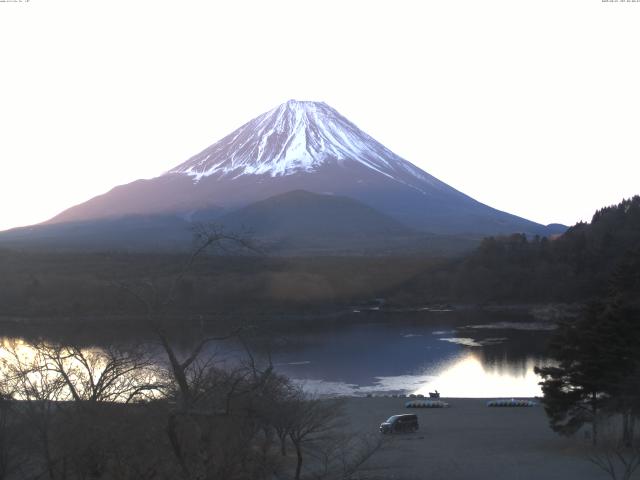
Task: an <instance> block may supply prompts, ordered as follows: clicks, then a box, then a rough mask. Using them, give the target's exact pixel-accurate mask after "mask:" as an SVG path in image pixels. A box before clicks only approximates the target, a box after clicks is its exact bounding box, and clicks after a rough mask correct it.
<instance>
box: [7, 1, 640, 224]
mask: <svg viewBox="0 0 640 480" xmlns="http://www.w3.org/2000/svg"><path fill="white" fill-rule="evenodd" d="M0 42H1V43H0V45H1V47H0V68H1V71H0V73H1V74H0V162H1V166H2V169H1V170H0V172H1V173H0V229H1V228H9V227H12V226H18V225H25V224H31V223H35V222H39V221H42V220H45V219H47V218H49V217H51V216H53V215H54V214H56V213H58V212H60V211H61V210H63V209H65V208H67V207H69V206H71V205H73V204H76V203H79V202H82V201H84V200H87V199H89V198H90V197H92V196H95V195H97V194H100V193H104V192H105V191H107V190H109V189H110V188H111V187H113V186H115V185H118V184H122V183H127V182H130V181H132V180H135V179H138V178H149V177H154V176H157V175H159V174H161V173H163V172H164V171H166V170H168V169H170V168H171V167H173V166H175V165H177V164H179V163H181V162H182V161H184V160H186V159H187V158H188V157H189V156H191V155H192V154H195V153H197V152H199V151H200V150H202V149H203V148H205V147H206V146H208V145H210V144H212V143H214V142H215V141H217V140H218V139H220V138H221V137H222V136H224V135H225V134H227V133H229V132H230V131H231V130H233V129H235V128H236V127H238V126H240V125H241V124H242V123H244V122H246V121H248V120H250V119H251V118H253V117H255V116H256V115H258V114H260V113H262V112H264V111H266V110H269V109H271V108H273V107H275V106H276V105H278V104H279V103H282V102H283V101H286V100H287V99H289V98H296V99H299V100H322V101H326V102H327V103H328V104H330V105H331V106H333V107H334V108H336V109H337V110H338V111H340V112H341V113H342V114H343V115H345V116H346V117H347V118H349V119H350V120H352V121H353V122H354V123H356V124H357V125H358V126H359V127H360V128H362V129H363V130H365V131H366V132H367V133H369V134H370V135H372V136H373V137H374V138H376V139H377V140H379V141H381V142H382V143H383V144H385V145H386V146H387V147H389V148H390V149H391V150H393V151H395V152H396V153H398V154H399V155H401V156H402V157H404V158H406V159H407V160H409V161H411V162H413V163H414V164H416V165H418V166H419V167H421V168H423V169H424V170H426V171H427V172H429V173H431V174H432V175H435V176H436V177H438V178H439V179H441V180H443V181H444V182H446V183H448V184H450V185H452V186H453V187H455V188H457V189H459V190H461V191H463V192H465V193H467V194H469V195H471V196H472V197H474V198H476V199H477V200H480V201H482V202H484V203H487V204H489V205H491V206H493V207H496V208H499V209H501V210H506V211H508V212H511V213H514V214H517V215H521V216H523V217H526V218H529V219H531V220H535V221H538V222H541V223H550V222H563V223H566V224H573V223H575V222H576V221H577V220H580V219H585V220H588V219H590V217H591V214H592V213H593V211H594V210H595V209H596V208H599V207H601V206H604V205H607V204H612V203H616V202H618V201H620V200H621V199H622V198H623V197H629V196H631V195H633V194H636V193H640V50H639V47H640V3H614V2H602V1H601V0H535V1H532V0H527V1H525V0H522V1H520V0H505V1H491V0H468V1H464V0H455V1H444V0H435V1H425V0H422V1H413V2H402V1H398V0H393V1H386V2H376V1H371V0H369V1H362V2H359V1H355V0H349V1H347V0H342V1H335V2H334V1H327V0H324V1H315V2H311V1H304V0H297V1H291V2H283V1H255V2H243V1H233V2H232V1H229V2H210V1H189V0H173V1H158V0H147V1H145V0H136V1H124V0H122V1H117V0H116V1H107V0H103V1H99V0H93V1H89V0H77V1H72V0H67V1H65V0H60V1H58V0H30V1H28V2H27V1H26V0H23V2H22V3H10V2H0Z"/></svg>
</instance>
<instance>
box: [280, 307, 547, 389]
mask: <svg viewBox="0 0 640 480" xmlns="http://www.w3.org/2000/svg"><path fill="white" fill-rule="evenodd" d="M492 320H493V321H492ZM553 328H554V325H552V324H548V323H540V322H535V321H532V320H531V319H530V318H507V319H505V318H504V317H502V318H496V317H492V318H486V316H485V315H482V316H474V317H472V318H471V317H469V316H462V317H461V316H459V315H447V314H441V315H439V316H435V317H434V316H433V315H432V316H431V317H429V319H428V320H425V321H410V322H402V321H400V322H399V321H397V320H395V321H392V322H389V323H385V322H383V323H379V322H376V323H370V324H369V323H363V324H352V325H348V326H344V327H342V328H337V329H336V328H334V329H331V330H325V331H315V332H310V333H307V334H305V335H291V336H290V337H289V339H293V342H292V343H291V345H290V346H289V347H288V348H283V349H281V350H277V351H276V352H275V353H274V354H273V360H274V362H275V364H276V368H277V369H278V370H279V371H281V372H282V373H284V374H286V375H288V376H290V377H291V378H294V379H296V380H297V381H300V382H301V383H302V384H303V385H304V386H305V388H306V389H307V390H309V391H313V392H317V393H319V394H345V395H366V394H376V393H377V394H381V393H387V394H390V393H417V394H424V395H427V394H428V392H430V391H434V390H436V389H437V390H438V391H439V392H440V393H441V394H442V395H443V396H446V397H480V398H482V397H533V396H537V395H541V391H540V387H539V385H538V382H539V381H540V378H539V377H538V376H537V375H535V373H534V371H533V369H534V367H535V366H544V365H548V364H549V360H548V359H547V358H546V356H545V350H546V344H547V340H548V338H549V333H550V330H551V329H553Z"/></svg>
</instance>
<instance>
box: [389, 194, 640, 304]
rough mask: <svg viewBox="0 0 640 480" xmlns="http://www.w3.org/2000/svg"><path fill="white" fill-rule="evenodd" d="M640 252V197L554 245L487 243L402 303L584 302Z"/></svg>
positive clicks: (433, 275) (412, 285)
mask: <svg viewBox="0 0 640 480" xmlns="http://www.w3.org/2000/svg"><path fill="white" fill-rule="evenodd" d="M638 249H640V197H639V196H635V197H633V198H631V199H629V200H624V201H622V202H621V203H620V204H618V205H614V206H611V207H606V208H603V209H601V210H598V211H597V212H596V213H595V214H594V215H593V219H592V220H591V223H578V224H576V225H575V226H573V227H571V228H569V229H568V230H567V232H566V233H564V234H563V235H561V236H559V237H557V238H554V239H548V238H540V237H533V238H528V237H527V236H526V235H523V234H514V235H511V236H506V237H489V238H486V239H484V240H483V241H482V243H481V245H480V246H479V247H478V248H477V249H476V250H474V251H473V252H472V253H471V254H469V255H467V256H465V257H464V258H461V259H459V260H457V261H452V262H445V263H442V264H440V265H437V266H434V267H432V268H429V269H426V270H425V271H424V272H423V273H421V274H419V275H417V276H416V277H413V278H411V279H409V280H408V281H407V282H406V283H404V284H403V285H402V286H401V287H400V288H399V289H397V290H396V292H397V293H396V298H397V299H398V301H399V302H424V301H425V300H431V299H433V300H442V299H444V300H447V301H451V302H461V303H463V302H475V303H485V302H495V303H518V302H523V303H535V302H586V301H589V300H590V299H593V298H594V297H599V296H602V295H603V294H604V292H606V290H607V288H608V281H609V278H610V277H611V275H612V274H613V272H614V271H615V270H616V268H617V267H618V266H619V265H620V264H621V263H624V262H625V261H627V259H628V257H629V256H630V255H637V251H638Z"/></svg>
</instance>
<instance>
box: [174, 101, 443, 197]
mask: <svg viewBox="0 0 640 480" xmlns="http://www.w3.org/2000/svg"><path fill="white" fill-rule="evenodd" d="M353 164H357V165H361V166H364V167H366V168H367V169H370V170H373V171H375V172H377V173H379V174H381V175H384V176H386V177H389V178H391V179H394V180H397V181H399V182H401V183H406V184H409V183H408V182H407V181H406V179H403V177H406V176H407V174H408V175H409V176H410V177H413V178H414V179H415V180H418V182H417V183H418V184H419V183H420V182H428V183H429V184H432V185H437V184H439V183H440V182H438V181H437V180H436V179H434V178H433V177H431V176H430V175H428V174H427V173H425V172H423V171H422V170H420V169H419V168H417V167H415V166H414V165H413V164H411V163H409V162H407V161H406V160H404V159H402V158H401V157H399V156H397V155H396V154H394V153H393V152H392V151H390V150H389V149H387V148H386V147H384V146H383V145H381V144H380V143H378V142H377V141H376V140H374V139H373V138H371V137H370V136H369V135H367V134H366V133H364V132H363V131H362V130H360V129H359V128H358V127H356V126H355V125H354V124H353V123H351V122H350V121H348V120H347V119H346V118H344V117H343V116H342V115H340V114H339V113H338V112H337V111H336V110H334V109H333V108H331V107H330V106H328V105H327V104H325V103H323V102H306V101H296V100H289V101H288V102H286V103H283V104H282V105H280V106H278V107H276V108H274V109H273V110H271V111H269V112H266V113H264V114H262V115H260V116H258V117H256V118H255V119H253V120H251V121H250V122H248V123H247V124H245V125H243V126H242V127H240V128H238V129H237V130H235V131H234V132H232V133H231V134H230V135H228V136H226V137H225V138H223V139H222V140H220V141H218V142H217V143H215V144H213V145H212V146H210V147H209V148H207V149H205V150H204V151H202V152H200V153H199V154H197V155H195V156H193V157H192V158H190V159H189V160H187V161H186V162H184V163H183V164H181V165H179V166H178V167H176V168H175V169H173V170H171V171H169V172H167V173H168V174H184V175H189V176H190V177H192V178H193V180H194V182H199V181H200V180H201V179H202V178H204V177H210V176H214V175H215V176H218V177H220V178H222V177H227V176H230V177H233V178H237V177H240V176H242V175H269V176H271V177H278V176H286V175H293V174H296V173H311V172H315V171H317V170H319V169H320V168H323V167H326V166H330V165H334V166H339V167H346V166H349V165H353ZM410 183H411V185H410V186H411V187H413V188H416V189H418V190H421V189H420V188H419V187H418V186H417V185H416V184H414V182H410Z"/></svg>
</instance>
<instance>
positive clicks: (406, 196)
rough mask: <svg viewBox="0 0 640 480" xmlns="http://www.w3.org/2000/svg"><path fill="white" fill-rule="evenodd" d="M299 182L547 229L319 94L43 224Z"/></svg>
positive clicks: (414, 213)
mask: <svg viewBox="0 0 640 480" xmlns="http://www.w3.org/2000/svg"><path fill="white" fill-rule="evenodd" d="M424 140H425V141H428V139H424ZM300 190H303V191H306V192H311V193H313V194H324V195H326V194H331V195H336V196H340V197H346V198H347V199H351V200H354V201H357V202H359V203H361V204H364V206H365V207H367V208H373V209H375V210H376V211H377V212H378V213H380V214H382V215H386V216H388V217H391V219H392V220H393V221H396V222H399V223H400V224H403V225H404V226H406V227H408V228H410V229H413V230H419V231H423V232H425V231H426V232H432V233H446V234H459V233H462V234H500V233H513V232H527V233H539V234H545V233H546V230H545V227H544V226H542V225H539V224H536V223H533V222H530V221H528V220H525V219H523V218H519V217H516V216H514V215H510V214H508V213H505V212H501V211H499V210H496V209H493V208H491V207H488V206H487V205H483V204H482V203H480V202H478V201H476V200H474V199H472V198H470V197H469V196H467V195H465V194H463V193H461V192H459V191H458V190H456V189H454V188H452V187H450V186H449V185H447V184H446V183H443V182H441V181H440V180H438V179H436V178H434V177H433V176H431V175H429V174H428V173H427V172H425V171H423V170H421V169H420V168H418V167H416V166H415V165H413V164H412V163H410V162H408V161H407V160H404V159H403V158H401V157H399V156H398V155H396V154H394V153H393V152H392V151H391V150H389V149H388V148H386V147H385V146H383V145H382V144H380V143H379V142H377V141H376V140H375V139H373V138H372V137H370V136H369V135H367V134H366V133H365V132H363V131H362V130H360V129H359V128H358V127H357V126H355V125H354V124H353V123H351V122H350V121H349V120H347V119H346V118H345V117H344V116H342V115H341V114H340V113H338V112H337V111H336V110H334V109H333V108H331V107H330V106H329V105H327V104H326V103H323V102H307V101H297V100H289V101H288V102H285V103H283V104H281V105H279V106H277V107H276V108H274V109H273V110H270V111H268V112H266V113H263V114H262V115H259V116H258V117H256V118H254V119H253V120H251V121H249V122H248V123H246V124H244V125H243V126H241V127H240V128H238V129H237V130H235V131H234V132H232V133H230V134H229V135H227V136H226V137H224V138H223V139H221V140H219V141H218V142H216V143H214V144H213V145H211V146H210V147H208V148H206V149H205V150H203V151H202V152H200V153H198V154H197V155H195V156H193V157H192V158H190V159H189V160H187V161H186V162H184V163H182V164H180V165H178V166H177V167H175V168H173V169H171V170H170V171H168V172H166V173H165V174H163V175H161V176H159V177H156V178H153V179H150V180H138V181H135V182H132V183H129V184H127V185H122V186H119V187H116V188H114V189H113V190H111V191H110V192H107V193H106V194H104V195H100V196H97V197H95V198H93V199H91V200H89V201H87V202H85V203H83V204H80V205H77V206H75V207H72V208H70V209H68V210H66V211H64V212H62V213H61V214H60V215H58V216H57V217H55V218H53V219H52V220H50V221H49V222H48V223H62V222H76V221H86V220H92V221H93V220H97V219H105V218H111V219H114V218H121V217H125V216H130V215H144V216H149V215H170V216H177V217H179V218H181V219H187V220H188V221H192V220H206V221H210V220H220V221H222V220H224V219H225V218H226V219H228V218H229V217H228V215H229V214H231V213H233V212H234V211H238V210H239V209H243V208H245V207H247V206H249V205H250V204H253V203H255V202H262V201H264V200H266V199H268V198H272V197H275V198H276V200H274V201H273V202H267V203H265V204H261V205H262V206H261V207H260V208H258V209H253V210H251V211H252V212H257V211H260V212H263V211H265V208H266V207H265V205H267V206H270V208H271V207H273V208H275V205H276V204H277V205H280V203H281V202H282V201H284V200H282V199H283V198H284V199H286V201H287V202H290V203H291V202H295V199H299V198H303V197H300V196H293V197H292V196H284V197H282V195H283V194H285V193H287V192H292V191H300ZM304 198H307V200H308V199H309V198H314V201H318V202H321V201H322V202H324V200H326V199H321V198H320V199H319V198H318V197H317V196H316V197H304ZM329 203H330V202H328V203H327V204H329ZM331 204H332V205H333V203H331ZM345 204H346V203H345ZM278 208H280V207H278ZM285 210H286V209H285ZM329 210H330V209H324V210H323V211H324V212H325V214H326V212H328V211H329ZM283 211H284V210H283ZM287 211H289V210H287ZM350 211H355V209H352V210H350ZM296 215H297V218H301V216H302V214H301V213H300V212H298V213H296ZM254 216H255V215H254ZM252 218H253V217H252ZM278 218H280V217H278ZM368 218H373V216H369V217H368ZM279 221H280V220H279ZM325 224H326V223H325ZM354 224H355V222H354ZM386 224H389V223H386Z"/></svg>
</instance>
